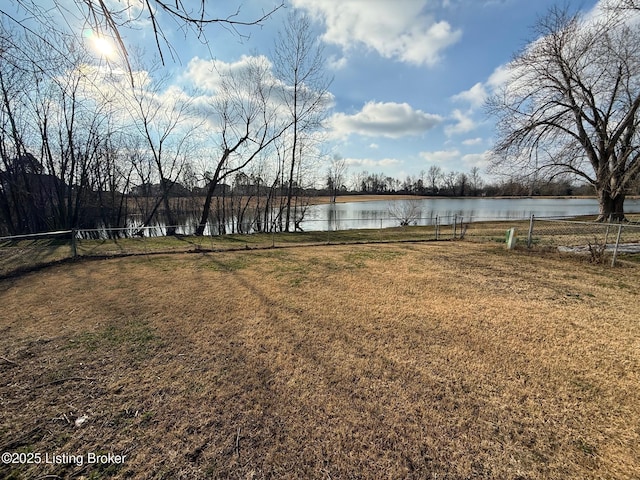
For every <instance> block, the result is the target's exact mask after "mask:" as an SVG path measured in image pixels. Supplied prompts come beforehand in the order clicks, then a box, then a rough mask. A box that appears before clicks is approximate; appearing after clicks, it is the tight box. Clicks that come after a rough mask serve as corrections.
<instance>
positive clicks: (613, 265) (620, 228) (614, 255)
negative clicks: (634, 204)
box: [605, 223, 622, 267]
mask: <svg viewBox="0 0 640 480" xmlns="http://www.w3.org/2000/svg"><path fill="white" fill-rule="evenodd" d="M621 235H622V223H621V224H620V225H618V238H616V246H615V247H614V248H613V258H612V259H611V266H612V267H615V266H616V257H617V256H618V246H619V245H620V236H621ZM605 246H606V245H605Z"/></svg>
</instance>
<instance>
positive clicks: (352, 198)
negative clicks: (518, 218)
mask: <svg viewBox="0 0 640 480" xmlns="http://www.w3.org/2000/svg"><path fill="white" fill-rule="evenodd" d="M537 198H539V199H555V200H572V199H594V200H596V199H597V197H596V196H595V195H544V196H529V195H527V196H499V197H444V196H436V195H406V194H397V195H396V194H389V195H380V194H378V195H368V194H362V195H359V194H355V195H338V196H337V197H336V201H335V203H350V202H376V201H383V200H389V201H392V200H436V199H443V200H452V199H489V200H519V199H537ZM639 198H640V196H639V195H629V196H628V197H627V199H629V200H636V199H639ZM328 203H331V197H330V196H328V195H323V196H318V197H310V198H309V204H310V205H325V204H328Z"/></svg>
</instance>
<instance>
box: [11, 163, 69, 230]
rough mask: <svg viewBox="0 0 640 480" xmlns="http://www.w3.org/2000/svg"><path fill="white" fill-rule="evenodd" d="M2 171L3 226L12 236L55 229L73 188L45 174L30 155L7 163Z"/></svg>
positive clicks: (40, 165)
mask: <svg viewBox="0 0 640 480" xmlns="http://www.w3.org/2000/svg"><path fill="white" fill-rule="evenodd" d="M2 166H3V167H4V169H3V170H0V224H4V226H5V228H6V229H7V230H8V231H10V232H12V233H28V232H37V231H43V230H48V229H51V228H55V227H56V226H58V225H57V221H56V220H54V217H55V216H56V215H57V212H56V209H57V208H56V206H59V204H60V201H61V200H64V199H65V198H66V197H67V196H68V195H69V193H70V187H69V186H68V185H66V184H65V182H64V181H63V180H61V179H59V178H58V177H56V176H55V175H50V174H47V173H44V167H43V166H42V164H41V163H40V162H39V161H38V160H37V159H36V158H35V157H34V156H33V155H32V154H30V153H27V154H25V155H21V156H19V157H16V158H13V159H5V161H4V162H3V165H2Z"/></svg>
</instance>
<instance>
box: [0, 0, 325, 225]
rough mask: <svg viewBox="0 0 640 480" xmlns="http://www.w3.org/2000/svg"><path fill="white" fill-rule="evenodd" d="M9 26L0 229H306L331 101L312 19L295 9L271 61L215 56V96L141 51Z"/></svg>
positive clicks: (3, 34)
mask: <svg viewBox="0 0 640 480" xmlns="http://www.w3.org/2000/svg"><path fill="white" fill-rule="evenodd" d="M100 5H102V4H101V3H100ZM94 7H95V5H94ZM0 28H1V30H0V56H1V57H2V63H1V64H0V129H1V130H0V131H1V136H0V235H19V234H26V233H35V232H45V231H52V230H60V229H101V230H102V231H108V229H111V228H118V227H128V226H132V225H135V226H136V227H140V228H144V227H147V226H151V225H158V224H162V225H166V233H167V234H173V233H175V228H174V226H175V225H177V224H184V223H188V224H190V225H191V226H192V232H193V233H195V234H198V235H202V234H204V233H205V232H206V231H210V232H212V233H226V232H228V231H229V230H231V231H244V230H249V229H250V230H251V231H271V230H276V229H277V230H283V231H289V230H290V229H294V228H296V226H297V225H299V223H300V221H301V220H302V218H303V216H304V212H305V207H306V204H307V202H306V201H305V199H304V198H303V193H304V187H305V186H308V184H307V185H305V182H311V181H312V180H309V179H310V175H309V171H310V170H311V169H312V166H311V164H312V162H313V161H314V158H315V157H317V156H318V142H319V139H318V131H319V129H320V125H321V122H322V120H323V118H324V115H326V111H327V108H328V105H329V103H330V96H329V93H328V86H329V81H328V79H327V77H326V75H325V73H324V71H323V65H324V61H323V59H322V49H321V48H320V47H319V44H318V42H317V40H316V39H315V37H313V36H312V35H311V30H310V23H309V20H308V18H306V17H305V16H303V15H299V14H295V13H293V14H291V15H289V17H288V19H287V22H286V24H285V26H284V28H283V29H282V31H281V33H280V35H279V37H278V40H277V42H276V44H275V45H274V48H273V56H272V59H268V58H266V57H264V56H251V57H243V60H242V62H241V63H240V62H239V63H238V65H235V66H234V67H235V68H231V67H229V66H226V67H227V68H226V69H225V68H223V67H225V65H216V64H215V63H213V62H211V63H210V65H212V66H211V67H209V68H210V69H217V71H213V70H211V71H210V73H211V75H216V84H215V85H214V86H213V87H212V90H211V91H207V92H185V91H181V90H179V89H176V88H170V87H168V86H167V85H166V83H165V82H163V80H162V79H159V78H161V76H160V75H159V74H158V72H154V71H153V69H152V68H150V67H147V66H145V65H143V63H142V61H141V60H139V57H136V56H134V55H133V54H131V53H128V56H127V61H126V63H125V64H123V63H120V64H118V63H117V62H114V61H111V60H110V61H105V60H104V59H102V60H100V61H98V62H96V58H95V52H92V51H91V50H90V45H89V44H88V42H85V41H82V39H78V38H77V37H76V36H73V35H68V34H65V33H64V32H61V31H57V30H46V31H42V30H40V31H38V33H37V34H33V32H34V29H36V28H44V27H43V26H42V25H39V26H38V25H36V26H33V25H29V24H28V23H27V22H26V21H25V23H19V22H18V26H17V27H16V25H10V24H9V22H8V21H7V17H4V16H3V20H2V22H1V23H0ZM179 198H181V199H180V200H178V199H179ZM247 225H250V226H247Z"/></svg>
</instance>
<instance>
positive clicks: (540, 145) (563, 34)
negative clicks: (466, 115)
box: [489, 2, 640, 220]
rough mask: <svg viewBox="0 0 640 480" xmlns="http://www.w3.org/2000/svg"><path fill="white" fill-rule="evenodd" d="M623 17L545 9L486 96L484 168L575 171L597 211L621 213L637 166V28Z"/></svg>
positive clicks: (639, 170)
mask: <svg viewBox="0 0 640 480" xmlns="http://www.w3.org/2000/svg"><path fill="white" fill-rule="evenodd" d="M619 5H621V6H625V7H634V6H637V3H636V2H623V3H620V4H619ZM627 19H628V17H626V16H624V15H621V14H619V13H618V12H614V14H607V15H604V14H601V15H598V16H596V17H594V18H588V19H587V18H584V17H583V16H581V15H570V14H568V13H567V11H565V10H561V9H557V8H555V9H552V10H551V11H550V12H549V14H548V15H547V16H546V17H544V18H543V19H541V20H540V21H539V22H538V25H537V28H538V33H539V35H540V36H539V38H538V39H537V40H536V41H535V42H533V43H532V44H530V45H529V46H528V47H527V48H526V49H525V50H524V51H523V52H521V53H520V54H519V55H518V56H517V57H516V58H515V59H514V60H513V61H512V62H511V63H510V65H509V67H508V70H509V73H510V76H509V80H508V81H507V83H506V85H505V87H504V89H503V90H502V91H500V92H499V93H498V94H497V95H495V96H494V97H493V98H492V99H491V100H490V104H489V105H490V109H491V111H492V112H493V114H495V115H496V117H497V118H498V142H497V143H496V145H495V148H494V153H495V156H494V161H493V167H494V168H496V169H500V170H502V171H504V170H506V169H513V170H517V171H519V172H521V173H522V172H531V174H532V175H534V176H538V177H540V178H549V179H553V178H555V177H557V176H563V175H571V176H573V177H577V178H580V179H581V180H582V181H584V182H586V183H588V184H590V185H592V186H593V188H594V190H595V193H596V195H597V196H598V201H599V206H600V208H599V209H600V214H599V217H598V218H599V219H600V220H605V219H607V218H613V219H615V220H623V219H624V200H625V197H626V195H627V194H628V192H629V189H630V187H631V186H632V185H633V184H634V182H635V180H636V179H637V177H638V175H639V174H640V128H639V127H640V113H639V110H640V50H638V48H637V47H638V45H639V44H640V30H638V28H637V23H634V24H631V23H629V22H628V21H627ZM636 21H637V19H636Z"/></svg>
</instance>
